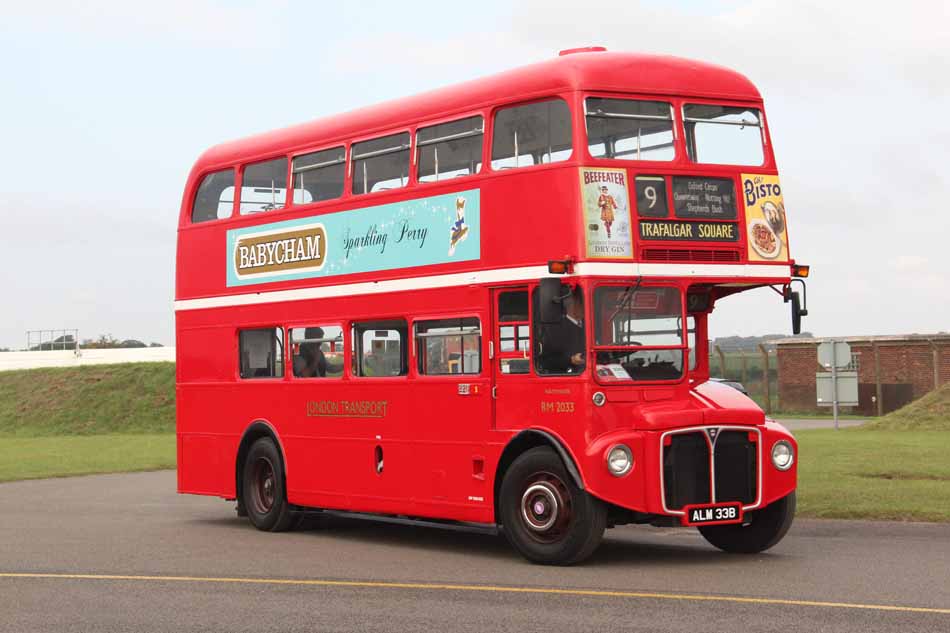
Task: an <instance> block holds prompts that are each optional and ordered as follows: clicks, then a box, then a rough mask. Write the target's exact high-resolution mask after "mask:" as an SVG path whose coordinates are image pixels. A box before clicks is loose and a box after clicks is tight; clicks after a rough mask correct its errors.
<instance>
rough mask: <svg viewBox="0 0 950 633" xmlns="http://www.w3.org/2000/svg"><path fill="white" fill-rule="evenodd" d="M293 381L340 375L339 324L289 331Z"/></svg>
mask: <svg viewBox="0 0 950 633" xmlns="http://www.w3.org/2000/svg"><path fill="white" fill-rule="evenodd" d="M290 344H291V349H292V350H293V369H294V377H296V378H339V377H340V376H342V375H343V328H341V327H340V326H339V325H324V326H322V327H321V326H314V327H305V328H304V327H297V328H294V329H292V330H291V331H290Z"/></svg>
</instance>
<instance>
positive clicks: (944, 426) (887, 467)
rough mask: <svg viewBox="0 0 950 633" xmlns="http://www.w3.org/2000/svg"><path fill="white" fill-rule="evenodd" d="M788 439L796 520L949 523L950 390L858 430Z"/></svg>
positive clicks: (807, 433) (809, 433) (816, 432)
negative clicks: (796, 459) (793, 442)
mask: <svg viewBox="0 0 950 633" xmlns="http://www.w3.org/2000/svg"><path fill="white" fill-rule="evenodd" d="M795 436H796V438H797V439H798V441H799V446H800V454H801V461H800V463H799V471H798V472H799V494H798V500H799V512H800V514H801V515H802V516H813V517H827V518H847V519H856V518H868V519H894V520H913V521H950V459H948V457H947V456H948V455H950V385H944V386H943V387H941V388H940V389H938V390H937V391H934V392H932V393H930V394H929V395H927V396H924V397H923V398H921V399H920V400H917V401H916V402H912V403H910V404H909V405H907V406H906V407H904V408H902V409H899V410H897V411H894V412H893V413H890V414H888V415H886V416H884V417H882V418H880V419H879V420H875V421H873V422H869V423H868V424H865V425H863V426H860V427H855V428H849V429H843V430H841V431H834V430H825V429H821V430H814V431H799V432H798V433H796V434H795Z"/></svg>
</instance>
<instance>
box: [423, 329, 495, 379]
mask: <svg viewBox="0 0 950 633" xmlns="http://www.w3.org/2000/svg"><path fill="white" fill-rule="evenodd" d="M415 331H416V356H417V357H418V360H419V373H420V374H425V375H429V376H439V375H446V374H478V373H480V372H481V370H482V362H481V345H482V336H481V334H482V332H481V328H480V327H479V324H478V319H476V318H465V319H440V320H438V321H418V322H416V325H415Z"/></svg>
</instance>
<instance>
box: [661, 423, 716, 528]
mask: <svg viewBox="0 0 950 633" xmlns="http://www.w3.org/2000/svg"><path fill="white" fill-rule="evenodd" d="M670 439H671V441H670V445H669V446H664V447H663V493H664V494H665V495H666V507H667V508H669V509H671V510H679V509H680V508H682V507H683V506H685V505H690V504H693V503H709V502H710V501H711V499H710V498H709V444H707V443H706V438H705V437H703V434H702V432H699V433H681V434H679V435H673V436H672V437H671V438H670Z"/></svg>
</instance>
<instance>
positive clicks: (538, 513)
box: [499, 446, 607, 565]
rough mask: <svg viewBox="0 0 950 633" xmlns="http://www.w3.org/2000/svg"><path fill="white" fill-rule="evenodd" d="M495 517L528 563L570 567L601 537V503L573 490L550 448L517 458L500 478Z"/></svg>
mask: <svg viewBox="0 0 950 633" xmlns="http://www.w3.org/2000/svg"><path fill="white" fill-rule="evenodd" d="M499 515H500V518H501V522H502V526H503V527H504V531H505V536H506V537H507V538H508V541H509V542H510V543H511V544H512V545H513V546H514V548H515V549H516V550H518V551H519V552H520V553H521V554H522V555H523V556H524V557H525V558H527V559H528V560H530V561H532V562H535V563H541V564H545V565H572V564H574V563H578V562H580V561H582V560H584V559H585V558H587V557H588V556H590V555H591V554H592V553H593V552H594V550H595V549H597V546H598V545H600V541H601V539H602V538H603V535H604V529H605V528H606V526H607V510H606V508H605V507H604V504H603V503H602V502H601V501H600V500H599V499H596V498H594V497H592V496H590V495H589V494H587V493H586V492H584V491H583V490H581V489H580V488H578V487H577V486H576V485H574V482H573V480H572V479H571V477H570V475H568V473H567V470H566V469H565V468H564V464H563V462H561V458H560V457H558V455H557V453H555V452H554V450H553V449H551V448H550V447H547V446H539V447H537V448H532V449H531V450H529V451H526V452H525V453H524V454H522V455H520V456H519V457H518V458H517V459H516V460H515V461H514V462H513V463H512V464H511V467H510V468H509V469H508V472H506V473H505V477H504V479H503V480H502V483H501V492H500V495H499Z"/></svg>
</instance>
